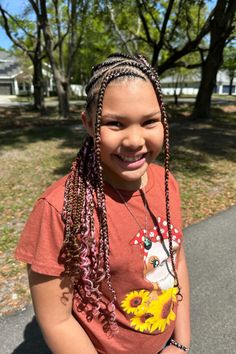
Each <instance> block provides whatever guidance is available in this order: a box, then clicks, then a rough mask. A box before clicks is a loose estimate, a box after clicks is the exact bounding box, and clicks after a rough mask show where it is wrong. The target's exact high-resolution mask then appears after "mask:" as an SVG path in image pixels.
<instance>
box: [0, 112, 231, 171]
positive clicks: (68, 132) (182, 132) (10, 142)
mask: <svg viewBox="0 0 236 354" xmlns="http://www.w3.org/2000/svg"><path fill="white" fill-rule="evenodd" d="M186 112H187V111H186V105H185V106H184V107H180V108H179V112H178V113H177V114H178V116H177V117H175V119H174V117H173V115H172V118H171V124H170V138H171V158H172V167H173V168H174V170H177V171H178V170H179V171H182V172H185V173H188V172H189V173H198V174H200V175H201V174H205V173H209V174H210V173H213V172H212V171H211V168H210V167H209V164H208V162H209V159H213V160H217V159H226V160H228V161H232V162H235V161H236V139H235V136H236V112H232V113H230V112H228V113H225V112H224V111H223V110H222V109H220V108H215V109H214V110H212V112H213V115H214V117H216V119H215V120H212V121H211V122H197V123H195V122H192V121H190V120H189V119H188V118H187V116H186ZM187 113H188V112H187ZM76 117H77V119H75V120H72V121H71V120H70V121H60V120H58V119H55V121H54V118H52V117H51V118H50V119H49V120H48V122H47V126H45V125H44V124H43V125H42V123H43V122H42V121H40V122H39V121H36V122H35V124H36V126H33V127H22V128H18V129H15V128H14V129H10V130H9V129H3V130H2V131H1V132H0V138H1V139H0V148H2V149H4V150H6V149H11V148H15V149H25V148H26V146H27V144H29V143H36V142H37V141H43V142H45V149H46V143H47V142H48V141H50V140H54V139H59V140H61V143H60V145H59V149H60V150H61V151H60V154H59V159H60V162H61V163H60V167H59V168H57V169H56V170H54V173H55V174H60V175H64V174H66V173H68V171H69V169H70V165H71V161H72V160H73V158H74V156H72V155H73V154H70V153H67V152H64V151H63V149H65V148H68V147H69V148H72V149H73V148H74V149H75V154H76V151H78V150H79V146H80V145H81V142H82V141H83V139H84V137H85V134H86V133H85V130H84V129H83V127H82V125H81V123H80V120H79V119H78V115H77V114H76ZM45 122H46V120H45ZM37 123H40V124H39V126H37ZM75 154H74V155H75Z"/></svg>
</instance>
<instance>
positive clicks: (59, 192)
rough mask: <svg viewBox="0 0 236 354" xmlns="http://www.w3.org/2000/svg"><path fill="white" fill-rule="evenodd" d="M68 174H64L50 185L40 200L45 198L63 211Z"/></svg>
mask: <svg viewBox="0 0 236 354" xmlns="http://www.w3.org/2000/svg"><path fill="white" fill-rule="evenodd" d="M67 177H68V176H64V177H62V178H60V179H59V180H57V181H56V182H54V183H53V184H52V185H51V186H49V187H48V188H47V189H46V190H45V191H44V192H43V194H42V195H41V196H40V197H39V198H38V201H40V200H44V201H46V202H47V203H48V204H50V205H51V206H52V207H53V208H54V209H56V210H57V211H58V212H59V213H61V212H62V208H63V201H64V193H65V183H66V180H67Z"/></svg>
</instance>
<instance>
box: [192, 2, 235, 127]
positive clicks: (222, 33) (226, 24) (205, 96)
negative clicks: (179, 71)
mask: <svg viewBox="0 0 236 354" xmlns="http://www.w3.org/2000/svg"><path fill="white" fill-rule="evenodd" d="M235 8H236V2H235V0H230V1H229V2H227V1H225V0H218V2H217V5H216V8H215V15H214V18H213V20H212V23H211V30H210V32H211V39H210V48H209V53H208V56H207V58H206V60H205V62H204V63H203V67H202V81H201V84H200V87H199V91H198V94H197V98H196V102H195V107H194V110H193V113H192V118H193V119H196V120H198V119H203V120H207V119H210V118H211V117H210V107H211V96H212V93H213V89H214V86H215V83H216V75H217V72H218V70H219V68H220V66H221V65H222V63H223V51H224V47H225V44H226V40H227V38H228V37H229V35H230V34H231V32H232V30H233V27H232V23H233V19H234V14H235Z"/></svg>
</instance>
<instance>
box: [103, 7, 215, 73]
mask: <svg viewBox="0 0 236 354" xmlns="http://www.w3.org/2000/svg"><path fill="white" fill-rule="evenodd" d="M106 4H107V5H106V6H107V8H108V10H107V12H108V13H111V7H112V9H113V17H112V18H111V19H110V22H111V23H112V24H113V28H114V29H115V31H117V28H119V32H120V33H121V34H122V39H123V42H125V43H126V44H127V45H128V44H130V43H132V47H136V48H137V49H138V50H139V51H141V52H143V53H145V55H146V56H147V57H148V58H149V59H150V61H151V63H152V65H153V66H154V67H156V68H157V69H158V72H159V74H162V73H164V72H165V71H166V70H169V69H171V68H174V67H180V66H182V67H186V68H196V67H200V66H201V56H200V55H198V56H197V57H198V58H199V60H197V61H196V62H193V63H188V62H186V61H185V60H181V59H182V58H184V57H185V56H186V55H188V54H190V53H195V52H199V45H200V44H202V43H203V41H204V38H205V36H206V35H207V34H208V33H209V31H210V21H211V17H212V12H210V13H209V14H208V15H207V8H206V5H205V2H204V1H202V0H198V1H192V0H190V1H189V0H188V1H187V0H170V1H168V2H167V1H165V0H162V1H158V2H157V1H155V0H150V1H145V0H135V1H131V2H130V3H129V5H128V4H126V3H122V4H121V3H120V2H115V1H106ZM115 13H116V15H115ZM125 13H128V14H129V17H130V21H131V25H130V24H129V26H128V28H127V21H126V24H125V22H124V21H122V18H123V17H124V16H126V15H125ZM110 17H111V16H110ZM137 18H138V19H139V21H137V20H136V23H137V22H138V24H139V25H136V28H135V23H134V19H137ZM128 23H129V22H128ZM140 23H141V25H140ZM124 48H125V49H126V47H124ZM129 48H130V45H129Z"/></svg>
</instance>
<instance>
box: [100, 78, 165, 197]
mask: <svg viewBox="0 0 236 354" xmlns="http://www.w3.org/2000/svg"><path fill="white" fill-rule="evenodd" d="M93 120H95V118H93ZM163 138H164V132H163V125H162V123H161V112H160V107H159V104H158V101H157V98H156V94H155V91H154V89H153V86H152V84H151V83H150V82H149V81H144V80H142V79H135V80H125V81H119V82H113V83H111V84H109V85H108V87H107V89H106V91H105V95H104V100H103V111H102V119H101V160H102V165H103V172H104V179H105V180H106V181H107V182H109V183H110V184H112V185H113V186H114V187H116V188H120V189H127V190H136V189H138V188H140V187H141V185H142V186H144V185H145V183H146V182H147V174H146V171H147V168H148V165H149V164H150V163H151V162H152V161H153V160H155V158H156V157H157V156H158V155H159V153H160V152H161V149H162V145H163Z"/></svg>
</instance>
